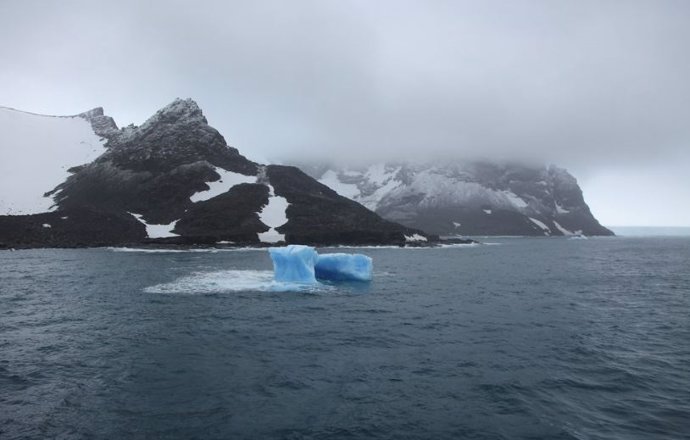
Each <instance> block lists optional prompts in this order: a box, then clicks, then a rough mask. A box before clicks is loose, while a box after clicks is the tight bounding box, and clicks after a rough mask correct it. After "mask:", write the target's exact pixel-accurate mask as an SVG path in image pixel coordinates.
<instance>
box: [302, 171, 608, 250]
mask: <svg viewBox="0 0 690 440" xmlns="http://www.w3.org/2000/svg"><path fill="white" fill-rule="evenodd" d="M302 168H303V169H305V170H307V172H308V173H310V174H311V175H312V176H313V177H314V178H316V179H318V180H319V181H320V182H321V183H323V184H324V185H328V186H330V187H331V188H333V189H335V190H336V191H338V193H339V194H342V195H344V196H346V197H349V198H351V199H352V200H355V201H358V202H360V203H362V204H363V205H364V206H366V207H367V208H369V209H371V210H373V211H375V212H377V213H378V214H380V215H381V216H382V217H384V218H387V219H389V220H391V221H396V222H400V223H402V224H404V225H407V226H410V227H415V228H419V229H422V230H425V231H429V232H432V233H434V234H440V235H536V236H552V235H554V236H560V235H581V234H583V235H613V233H612V232H611V231H610V230H608V229H607V228H605V227H603V226H601V224H600V223H599V222H598V221H597V220H596V218H595V217H594V216H593V215H592V212H591V211H590V209H589V207H588V206H587V204H586V203H585V200H584V198H583V194H582V190H581V189H580V187H579V185H578V183H577V180H576V179H575V177H573V176H572V175H571V174H570V173H568V172H567V171H566V170H564V169H562V168H558V167H556V166H548V167H546V166H534V165H526V164H518V163H511V162H500V161H472V160H464V161H463V160H454V161H443V162H441V161H431V162H401V161H398V162H382V163H377V164H373V165H370V166H359V167H343V166H340V167H339V166H337V165H325V164H311V165H307V164H303V165H302Z"/></svg>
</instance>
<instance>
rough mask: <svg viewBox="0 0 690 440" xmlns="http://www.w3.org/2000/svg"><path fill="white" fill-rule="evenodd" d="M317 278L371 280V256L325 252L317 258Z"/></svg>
mask: <svg viewBox="0 0 690 440" xmlns="http://www.w3.org/2000/svg"><path fill="white" fill-rule="evenodd" d="M314 269H315V271H316V278H319V279H322V280H331V281H371V278H372V275H371V274H372V271H373V264H372V260H371V257H367V256H366V255H361V254H324V255H319V256H318V259H317V260H316V266H315V267H314Z"/></svg>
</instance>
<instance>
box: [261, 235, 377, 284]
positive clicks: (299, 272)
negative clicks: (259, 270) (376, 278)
mask: <svg viewBox="0 0 690 440" xmlns="http://www.w3.org/2000/svg"><path fill="white" fill-rule="evenodd" d="M268 252H269V253H270V255H271V259H272V260H273V269H274V279H275V281H279V282H289V283H299V284H315V283H316V279H317V278H318V279H321V280H329V281H371V278H372V272H373V264H372V260H371V258H370V257H367V256H366V255H360V254H324V255H319V254H318V253H317V252H316V250H315V249H314V248H313V247H311V246H302V245H294V244H293V245H289V246H286V247H274V248H269V249H268Z"/></svg>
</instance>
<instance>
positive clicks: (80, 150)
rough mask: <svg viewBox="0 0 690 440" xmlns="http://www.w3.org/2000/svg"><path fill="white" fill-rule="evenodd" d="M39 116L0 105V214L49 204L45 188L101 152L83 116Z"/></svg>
mask: <svg viewBox="0 0 690 440" xmlns="http://www.w3.org/2000/svg"><path fill="white" fill-rule="evenodd" d="M99 111H100V115H101V116H102V109H96V110H93V111H92V112H90V113H88V114H87V113H85V114H81V115H76V116H67V117H60V116H44V115H37V114H33V113H27V112H22V111H19V110H14V109H11V108H7V107H0V127H2V132H0V142H1V143H0V146H1V148H0V188H2V191H1V192H0V215H20V214H36V213H39V212H46V211H48V210H51V209H55V206H54V201H53V199H52V197H49V196H46V195H45V193H46V192H47V191H50V190H51V189H53V188H55V187H56V186H57V185H59V184H60V183H62V182H63V181H64V180H65V179H67V177H69V176H70V172H69V169H70V168H72V167H74V166H77V165H82V164H84V163H88V162H91V161H92V160H94V159H95V158H97V157H98V156H99V155H101V154H102V153H103V152H104V151H105V139H104V138H103V137H102V136H100V135H99V134H97V133H96V132H95V130H94V128H93V127H92V125H91V123H90V122H89V118H92V119H94V120H95V119H96V118H97V117H98V116H99V115H98V112H99Z"/></svg>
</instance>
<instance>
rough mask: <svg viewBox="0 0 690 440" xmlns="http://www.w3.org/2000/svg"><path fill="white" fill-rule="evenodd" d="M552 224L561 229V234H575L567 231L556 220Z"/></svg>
mask: <svg viewBox="0 0 690 440" xmlns="http://www.w3.org/2000/svg"><path fill="white" fill-rule="evenodd" d="M553 224H554V225H555V226H556V228H557V229H558V230H559V231H561V233H562V234H563V235H575V234H574V232H572V231H569V230H567V229H565V228H564V227H563V226H561V225H560V224H559V223H558V222H557V221H555V220H554V222H553Z"/></svg>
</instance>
